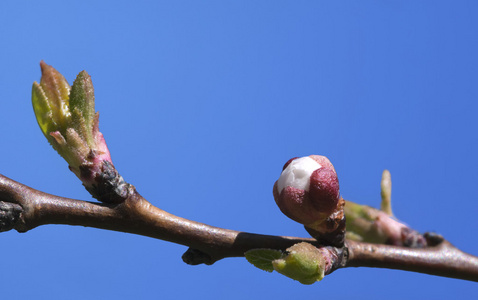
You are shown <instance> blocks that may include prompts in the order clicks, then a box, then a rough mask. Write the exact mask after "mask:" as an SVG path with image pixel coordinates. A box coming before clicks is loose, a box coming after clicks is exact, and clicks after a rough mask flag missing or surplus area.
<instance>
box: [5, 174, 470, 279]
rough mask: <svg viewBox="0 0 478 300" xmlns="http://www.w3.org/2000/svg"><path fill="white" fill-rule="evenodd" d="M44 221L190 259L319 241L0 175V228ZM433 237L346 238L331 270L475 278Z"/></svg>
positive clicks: (22, 228)
mask: <svg viewBox="0 0 478 300" xmlns="http://www.w3.org/2000/svg"><path fill="white" fill-rule="evenodd" d="M46 224H65V225H80V226H87V227H94V228H100V229H107V230H114V231H120V232H127V233H133V234H139V235H144V236H148V237H152V238H156V239H161V240H165V241H169V242H173V243H177V244H181V245H185V246H188V247H190V249H189V250H188V251H187V252H186V253H185V254H184V255H183V260H184V261H185V262H186V263H189V264H200V263H205V264H213V263H214V262H216V261H218V260H220V259H223V258H226V257H242V256H244V253H245V252H246V251H248V250H251V249H257V248H270V249H279V250H285V249H286V248H288V247H290V246H292V245H293V244H296V243H299V242H304V241H305V242H309V243H312V244H315V245H316V246H318V245H317V242H316V241H315V240H314V239H310V238H298V237H284V236H270V235H260V234H253V233H247V232H240V231H234V230H228V229H222V228H218V227H213V226H209V225H206V224H203V223H199V222H194V221H190V220H187V219H184V218H180V217H177V216H174V215H172V214H169V213H167V212H165V211H163V210H161V209H159V208H157V207H155V206H153V205H152V204H151V203H149V202H148V201H146V200H145V199H144V198H143V197H142V196H141V195H139V193H138V192H136V190H135V189H134V188H133V192H132V193H131V194H130V196H129V197H128V198H127V199H126V200H125V201H124V202H123V203H120V204H102V203H93V202H86V201H80V200H74V199H68V198H63V197H58V196H54V195H50V194H47V193H43V192H40V191H38V190H35V189H32V188H30V187H27V186H25V185H23V184H21V183H18V182H16V181H13V180H11V179H9V178H7V177H5V176H3V175H0V231H7V230H10V229H15V230H17V231H18V232H26V231H28V230H31V229H33V228H35V227H37V226H40V225H46ZM430 240H432V241H433V239H432V238H430ZM435 242H436V243H435V244H437V245H436V246H432V247H427V248H423V249H413V248H404V247H396V246H386V245H377V244H368V243H361V242H354V241H347V243H346V248H344V249H343V250H345V251H337V252H338V253H342V255H339V256H338V257H337V261H335V262H334V268H333V269H332V270H330V272H332V271H334V270H335V269H338V268H343V267H378V268H390V269H399V270H406V271H414V272H420V273H427V274H432V275H438V276H445V277H452V278H459V279H465V280H472V281H478V258H477V257H475V256H472V255H469V254H466V253H463V252H461V251H460V250H458V249H456V248H455V247H453V246H452V245H451V244H450V243H448V242H446V241H441V240H439V241H436V239H435ZM339 250H340V249H339Z"/></svg>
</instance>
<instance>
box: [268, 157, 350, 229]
mask: <svg viewBox="0 0 478 300" xmlns="http://www.w3.org/2000/svg"><path fill="white" fill-rule="evenodd" d="M273 194H274V199H275V201H276V203H277V205H278V206H279V208H280V210H281V211H282V212H283V213H284V214H285V215H286V216H288V217H289V218H291V219H292V220H294V221H296V222H299V223H301V224H304V225H305V226H306V227H307V228H310V229H313V231H314V232H317V233H318V234H327V233H334V234H335V232H336V231H337V230H338V231H343V229H344V228H342V227H343V224H344V220H343V219H344V214H343V206H344V201H343V199H341V197H340V192H339V180H338V178H337V173H336V172H335V168H334V166H333V165H332V163H331V162H330V161H329V160H328V159H327V158H326V157H325V156H320V155H311V156H306V157H301V158H293V159H291V160H289V161H288V162H287V163H286V164H285V165H284V169H283V171H282V173H281V175H280V177H279V179H278V180H277V181H276V183H275V184H274V188H273Z"/></svg>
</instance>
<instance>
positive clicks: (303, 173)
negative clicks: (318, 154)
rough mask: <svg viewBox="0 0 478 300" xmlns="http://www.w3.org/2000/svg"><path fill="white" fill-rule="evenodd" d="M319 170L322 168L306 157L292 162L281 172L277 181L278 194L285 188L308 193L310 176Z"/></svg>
mask: <svg viewBox="0 0 478 300" xmlns="http://www.w3.org/2000/svg"><path fill="white" fill-rule="evenodd" d="M320 168H322V166H321V165H320V164H319V163H318V162H316V161H315V160H313V159H312V158H310V157H308V156H306V157H301V158H297V159H295V160H293V161H292V162H291V163H290V164H289V165H288V166H287V168H285V169H284V171H282V174H281V175H280V177H279V180H277V188H278V189H279V193H280V192H282V190H283V189H284V188H285V187H287V186H291V187H294V188H297V189H301V190H306V191H308V190H309V185H310V175H312V173H313V172H314V171H315V170H317V169H320Z"/></svg>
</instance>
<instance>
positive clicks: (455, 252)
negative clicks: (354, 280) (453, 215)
mask: <svg viewBox="0 0 478 300" xmlns="http://www.w3.org/2000/svg"><path fill="white" fill-rule="evenodd" d="M347 247H348V249H349V258H348V261H347V264H346V266H345V267H373V268H387V269H396V270H404V271H412V272H419V273H425V274H430V275H437V276H444V277H450V278H457V279H464V280H470V281H475V282H478V257H476V256H473V255H470V254H467V253H464V252H462V251H460V250H459V249H457V248H456V247H454V246H453V245H452V244H450V243H449V242H448V241H446V240H442V241H441V242H440V243H439V244H437V245H436V246H433V247H427V248H422V249H416V248H404V247H396V246H388V245H381V244H368V243H361V242H354V241H347Z"/></svg>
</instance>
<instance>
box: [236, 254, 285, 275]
mask: <svg viewBox="0 0 478 300" xmlns="http://www.w3.org/2000/svg"><path fill="white" fill-rule="evenodd" d="M245 256H246V259H247V261H248V262H250V263H251V264H253V265H254V266H255V267H256V268H259V269H261V270H264V271H267V272H272V271H274V267H273V266H272V261H273V260H276V259H279V258H281V257H282V251H280V250H274V249H253V250H249V251H247V252H246V253H245Z"/></svg>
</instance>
